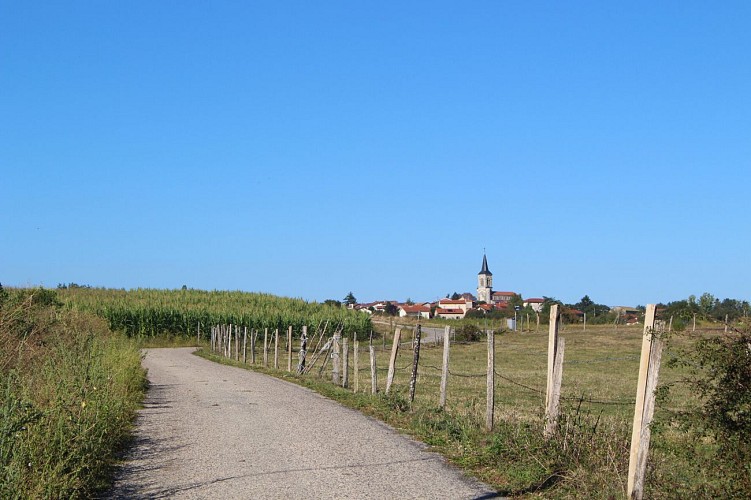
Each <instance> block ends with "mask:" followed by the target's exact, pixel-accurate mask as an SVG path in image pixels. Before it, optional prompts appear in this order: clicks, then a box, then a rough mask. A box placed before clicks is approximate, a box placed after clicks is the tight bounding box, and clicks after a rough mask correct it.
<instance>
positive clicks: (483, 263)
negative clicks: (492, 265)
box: [480, 254, 493, 276]
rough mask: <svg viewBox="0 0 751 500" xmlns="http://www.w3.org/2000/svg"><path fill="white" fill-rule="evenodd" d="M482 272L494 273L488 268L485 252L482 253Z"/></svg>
mask: <svg viewBox="0 0 751 500" xmlns="http://www.w3.org/2000/svg"><path fill="white" fill-rule="evenodd" d="M480 274H487V275H488V276H493V273H491V272H490V269H488V258H487V257H486V256H485V254H482V269H481V270H480Z"/></svg>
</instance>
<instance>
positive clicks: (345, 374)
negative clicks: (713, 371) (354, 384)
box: [342, 337, 349, 389]
mask: <svg viewBox="0 0 751 500" xmlns="http://www.w3.org/2000/svg"><path fill="white" fill-rule="evenodd" d="M342 342H343V346H342V361H343V363H342V364H343V365H344V366H343V368H342V387H344V388H345V389H346V388H347V387H348V386H349V339H348V338H347V337H344V339H343V340H342Z"/></svg>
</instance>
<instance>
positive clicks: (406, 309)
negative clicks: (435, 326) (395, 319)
mask: <svg viewBox="0 0 751 500" xmlns="http://www.w3.org/2000/svg"><path fill="white" fill-rule="evenodd" d="M399 317H400V318H425V319H430V306H427V307H426V306H424V305H412V306H410V305H407V304H404V305H400V306H399Z"/></svg>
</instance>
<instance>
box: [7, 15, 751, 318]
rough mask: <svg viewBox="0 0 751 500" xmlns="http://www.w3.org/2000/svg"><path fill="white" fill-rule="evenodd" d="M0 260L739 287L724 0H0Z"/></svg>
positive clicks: (736, 168) (239, 272)
mask: <svg viewBox="0 0 751 500" xmlns="http://www.w3.org/2000/svg"><path fill="white" fill-rule="evenodd" d="M0 174H1V175H0V200H1V201H2V210H1V211H0V282H1V283H2V284H3V285H13V286H27V285H44V286H48V287H54V286H56V285H57V284H58V283H61V282H64V283H67V282H76V283H79V284H88V285H91V286H105V287H115V288H137V287H156V288H179V287H181V286H182V285H187V286H188V287H193V288H203V289H233V290H235V289H239V290H248V291H263V292H269V293H274V294H279V295H285V296H293V297H302V298H305V299H309V300H319V301H322V300H324V299H327V298H335V299H342V298H343V297H344V296H345V295H346V294H347V292H349V291H352V292H353V293H354V294H355V296H356V297H357V298H358V299H359V300H361V301H371V300H380V299H393V300H406V299H407V298H412V299H413V300H434V299H436V298H438V297H443V296H445V295H446V294H447V293H452V292H454V291H457V292H460V293H461V292H464V291H470V292H472V293H474V292H475V288H476V286H477V273H478V272H479V271H480V267H481V264H482V255H483V249H486V252H487V257H488V262H489V266H490V270H491V271H492V272H493V275H494V285H495V286H494V288H495V289H496V290H504V291H506V290H508V291H515V292H518V293H521V294H522V295H523V296H524V297H539V296H543V295H545V296H552V297H556V298H558V299H561V300H563V301H564V302H577V301H578V300H579V299H580V298H581V297H582V296H583V295H585V294H588V295H589V296H590V297H591V298H592V299H593V300H595V301H596V302H599V303H604V304H609V305H636V304H645V303H650V302H659V301H662V302H667V301H671V300H678V299H683V298H686V297H687V296H688V295H689V294H696V295H700V294H701V293H703V292H705V291H707V292H710V293H712V294H714V295H715V296H717V297H719V298H725V297H731V298H737V299H744V300H749V299H751V293H750V292H749V283H751V264H750V262H749V253H750V252H749V250H750V245H749V243H750V242H749V237H750V235H751V232H750V231H749V229H750V228H749V212H750V211H749V208H751V202H749V187H750V185H751V183H750V182H749V181H751V2H748V1H746V0H744V1H722V2H706V1H705V2H693V1H675V2H653V1H634V2H602V1H591V2H553V1H551V2H530V1H516V2H510V1H500V0H494V1H486V2H483V1H472V2H445V1H437V0H431V1H424V2H422V1H421V2H410V1H406V2H375V1H362V2H353V1H349V0H348V1H320V2H311V1H308V0H301V1H296V2H291V1H284V0H273V1H253V2H247V1H233V2H229V1H213V2H204V1H202V2H197V1H183V0H181V1H137V0H130V1H127V2H102V1H90V2H82V1H66V2H62V1H55V2H52V1H45V2H29V1H25V0H10V1H9V0H2V1H0Z"/></svg>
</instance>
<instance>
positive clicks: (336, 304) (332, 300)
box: [323, 299, 342, 307]
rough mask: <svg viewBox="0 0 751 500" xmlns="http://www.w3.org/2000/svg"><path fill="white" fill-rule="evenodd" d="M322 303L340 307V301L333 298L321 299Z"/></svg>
mask: <svg viewBox="0 0 751 500" xmlns="http://www.w3.org/2000/svg"><path fill="white" fill-rule="evenodd" d="M323 304H324V305H326V306H331V307H342V303H341V302H339V301H338V300H334V299H326V300H324V301H323Z"/></svg>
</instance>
